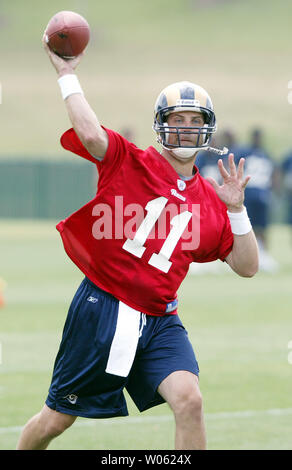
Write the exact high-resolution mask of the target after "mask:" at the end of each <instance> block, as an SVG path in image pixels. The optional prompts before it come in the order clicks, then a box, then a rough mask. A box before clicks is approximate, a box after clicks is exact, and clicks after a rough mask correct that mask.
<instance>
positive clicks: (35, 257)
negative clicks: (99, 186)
mask: <svg viewBox="0 0 292 470" xmlns="http://www.w3.org/2000/svg"><path fill="white" fill-rule="evenodd" d="M54 225H55V224H54V222H53V221H50V222H30V221H7V222H6V221H2V222H1V223H0V246H1V248H0V259H1V273H0V275H1V276H2V277H3V278H5V280H6V282H7V288H6V291H5V297H6V301H7V304H6V307H5V308H4V309H1V310H0V325H1V327H0V341H1V345H2V364H1V365H0V409H1V413H0V449H14V448H15V446H16V442H17V439H18V436H19V431H20V427H21V426H23V425H24V424H25V423H26V421H27V420H28V419H29V418H30V417H31V416H32V415H33V414H35V413H37V412H38V411H39V410H40V408H41V407H42V406H43V403H44V400H45V398H46V395H47V391H48V387H49V383H50V378H51V372H52V367H53V361H54V358H55V355H56V352H57V350H58V345H59V341H60V338H61V333H62V328H63V324H64V321H65V317H66V314H67V309H68V305H69V302H70V300H71V298H72V296H73V294H74V292H75V290H76V288H77V286H78V284H79V282H80V280H81V279H82V277H83V276H82V274H80V272H79V271H78V269H77V268H75V266H74V265H73V264H72V263H71V262H70V260H69V259H68V258H67V257H66V255H65V253H64V251H63V248H62V245H61V240H60V239H59V235H58V233H57V231H56V230H55V228H54ZM290 241H291V237H290V233H289V230H288V228H287V227H285V226H273V227H271V230H270V232H269V243H270V249H271V252H272V254H273V256H274V257H275V258H276V259H277V261H278V262H279V263H280V270H279V272H278V273H277V274H273V275H272V274H265V273H259V274H258V275H257V276H256V277H255V278H252V279H243V278H240V277H238V276H236V275H235V274H233V273H231V272H224V273H223V274H221V275H215V274H204V275H201V276H198V275H195V276H188V277H187V278H186V279H185V281H184V283H183V285H182V287H181V289H180V316H181V318H182V320H183V322H184V324H185V326H186V328H187V329H188V332H189V336H190V339H191V341H192V343H193V345H194V348H195V351H196V355H197V358H198V361H199V365H200V370H201V373H200V387H201V390H202V393H203V397H204V409H205V414H206V428H207V436H208V447H209V449H290V450H291V449H292V445H291V432H290V429H291V424H290V423H291V413H292V398H291V387H292V366H291V364H289V362H288V353H289V349H288V342H289V341H290V340H291V339H292V330H291V278H292V267H291V262H290V259H291V249H292V247H291V243H290ZM127 402H128V407H129V412H130V417H129V418H116V419H111V420H86V419H81V418H79V419H78V420H77V422H76V423H75V425H74V426H73V427H72V428H70V429H69V430H68V431H66V433H64V434H63V435H62V436H60V437H59V438H58V439H56V440H55V441H54V442H53V443H52V444H51V446H50V448H51V449H173V440H174V422H173V418H172V414H171V412H170V410H169V408H168V406H167V405H166V404H164V405H161V406H159V407H156V408H153V409H151V410H148V411H147V412H145V413H142V414H140V413H139V412H138V410H137V409H136V408H135V406H134V404H133V403H132V401H131V399H130V398H129V397H128V396H127ZM275 409H276V410H280V411H278V412H273V411H271V410H275ZM269 410H270V411H269Z"/></svg>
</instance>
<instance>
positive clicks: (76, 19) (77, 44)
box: [45, 11, 90, 59]
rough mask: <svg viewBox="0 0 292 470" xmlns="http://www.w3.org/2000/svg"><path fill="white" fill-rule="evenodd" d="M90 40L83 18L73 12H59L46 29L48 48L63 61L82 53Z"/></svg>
mask: <svg viewBox="0 0 292 470" xmlns="http://www.w3.org/2000/svg"><path fill="white" fill-rule="evenodd" d="M89 38H90V28H89V24H88V23H87V21H86V19H85V18H83V16H81V15H79V14H78V13H75V12H73V11H60V12H59V13H56V15H54V16H53V17H52V18H51V19H50V21H49V23H48V26H47V28H46V31H45V40H46V42H47V44H48V46H49V48H50V49H51V50H52V51H53V52H54V53H55V54H57V55H59V56H61V57H63V59H72V58H74V57H76V56H77V55H79V54H81V52H82V51H84V49H85V47H86V46H87V44H88V41H89Z"/></svg>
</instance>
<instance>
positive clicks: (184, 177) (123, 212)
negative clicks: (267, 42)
mask: <svg viewBox="0 0 292 470" xmlns="http://www.w3.org/2000/svg"><path fill="white" fill-rule="evenodd" d="M44 47H45V50H46V52H47V53H48V55H49V58H50V60H51V62H52V64H53V66H54V67H55V69H56V71H57V73H58V76H59V79H58V81H59V85H60V87H61V93H62V97H63V99H64V101H65V105H66V108H67V111H68V114H69V117H70V119H71V122H72V128H71V129H69V130H68V131H66V132H65V133H64V134H63V136H62V138H61V143H62V145H63V147H64V148H65V149H67V150H70V151H71V152H73V153H76V154H77V155H80V156H82V157H83V158H86V159H88V160H90V161H91V162H92V163H93V164H95V165H96V166H97V169H98V172H99V180H98V191H97V194H96V197H95V198H94V199H93V200H92V201H90V202H89V203H88V204H86V205H85V206H84V207H82V208H81V209H79V210H78V211H77V212H75V213H74V214H72V215H71V216H70V217H68V218H67V219H65V220H63V221H61V222H60V223H59V224H58V225H57V229H58V230H59V232H60V234H61V237H62V241H63V244H64V248H65V250H66V253H67V254H68V256H69V257H70V258H71V260H72V261H73V262H74V263H75V264H76V265H77V266H78V267H79V268H80V270H81V271H82V272H83V273H84V274H85V279H84V280H83V281H82V283H81V285H80V287H79V289H78V291H77V293H76V294H75V297H74V299H73V301H72V303H71V306H70V308H69V312H68V317H67V320H66V323H65V327H64V331H63V337H62V341H61V345H60V348H59V352H58V355H57V358H56V361H55V366H54V372H53V377H52V382H51V386H50V390H49V394H48V397H47V400H46V403H45V405H44V407H43V409H42V410H41V411H40V412H39V413H38V414H37V415H35V416H34V417H33V418H32V419H31V420H30V421H29V422H28V423H27V425H26V426H25V428H24V430H23V431H22V433H21V436H20V440H19V443H18V448H19V449H45V448H46V447H47V446H48V445H49V443H50V441H51V440H52V439H53V438H54V437H56V436H58V435H59V434H61V433H62V432H63V431H64V430H65V429H66V428H68V427H69V426H71V425H72V423H73V422H74V420H75V419H76V417H77V416H82V417H88V418H107V417H113V416H125V415H127V414H128V410H127V405H126V402H125V398H124V395H123V390H124V388H126V390H127V391H128V392H129V394H130V396H131V398H132V399H133V401H134V402H135V404H136V405H137V407H138V409H139V410H140V411H144V410H146V409H148V408H150V407H153V406H156V405H158V404H160V403H163V402H167V403H168V404H169V406H170V408H171V410H172V412H173V413H174V416H175V423H176V436H175V448H176V449H205V448H206V436H205V428H204V418H203V406H202V396H201V392H200V389H199V380H198V376H199V367H198V363H197V360H196V357H195V353H194V350H193V348H192V346H191V343H190V341H189V339H188V335H187V332H186V330H185V329H184V327H183V325H182V323H181V320H180V318H179V316H178V314H177V308H178V298H177V294H176V292H177V290H178V288H179V286H180V284H181V282H182V281H183V279H184V277H185V276H186V274H187V272H188V267H189V265H190V263H191V262H192V261H197V262H200V263H203V262H207V261H212V260H216V259H221V260H222V261H225V262H227V263H228V264H229V265H230V266H231V268H232V269H233V270H234V271H235V272H236V273H238V274H239V275H240V276H246V277H252V276H253V275H254V274H255V273H256V272H257V269H258V251H257V243H256V239H255V236H254V233H253V230H252V227H251V224H250V221H249V218H248V216H247V213H246V210H245V208H244V205H243V202H244V189H245V186H246V184H247V183H248V180H249V177H245V178H244V177H243V170H244V160H243V159H242V160H241V161H240V162H239V164H238V168H236V165H235V163H234V156H233V154H230V155H229V171H227V170H226V169H225V168H224V167H223V164H222V160H219V162H218V166H219V171H220V173H221V176H222V179H223V183H222V185H219V184H218V183H217V182H216V181H215V180H212V179H209V181H205V180H204V179H203V178H202V177H201V176H200V174H199V172H198V169H197V168H196V166H195V164H194V163H195V158H196V155H197V152H198V151H199V150H202V149H206V150H207V149H208V150H210V139H211V136H212V134H213V133H214V132H215V131H216V118H215V114H214V110H213V105H212V102H211V99H210V96H209V95H208V93H207V92H206V91H205V90H204V89H203V88H201V87H200V86H198V85H195V84H193V83H190V82H179V83H174V84H172V85H170V86H168V87H166V88H165V89H164V90H163V91H162V92H161V93H160V94H159V96H158V98H157V100H156V103H155V112H154V123H153V128H154V131H155V133H156V135H157V139H158V142H159V143H160V144H161V152H158V151H157V150H156V149H155V148H154V147H152V146H150V147H149V148H147V149H146V150H141V149H139V148H137V147H136V146H135V145H134V144H133V143H130V142H129V141H128V140H126V139H125V138H124V137H122V136H121V135H119V134H118V133H116V132H114V131H113V130H110V129H106V128H105V127H103V126H102V125H101V124H100V122H99V120H98V119H97V117H96V115H95V113H94V111H93V110H92V108H91V107H90V105H89V104H88V102H87V100H86V98H85V96H84V94H83V91H82V89H81V86H80V84H79V81H78V78H77V75H76V74H75V72H74V70H75V68H76V66H77V64H78V63H79V61H80V59H81V56H79V57H77V58H75V59H72V60H68V61H65V60H63V59H62V58H60V57H58V56H56V55H55V54H53V53H52V52H51V51H50V50H49V49H48V47H47V45H46V44H45V41H44ZM213 152H215V153H217V154H218V153H219V154H220V153H222V152H221V151H220V150H219V149H216V148H213Z"/></svg>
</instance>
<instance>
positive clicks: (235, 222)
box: [227, 207, 252, 235]
mask: <svg viewBox="0 0 292 470" xmlns="http://www.w3.org/2000/svg"><path fill="white" fill-rule="evenodd" d="M227 215H228V217H229V220H230V225H231V230H232V233H234V235H245V234H246V233H249V232H250V231H251V230H252V226H251V223H250V220H249V217H248V215H247V211H246V207H245V208H244V209H243V211H242V212H229V211H227Z"/></svg>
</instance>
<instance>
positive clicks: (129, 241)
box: [57, 129, 233, 315]
mask: <svg viewBox="0 0 292 470" xmlns="http://www.w3.org/2000/svg"><path fill="white" fill-rule="evenodd" d="M106 131H107V133H108V137H109V144H108V149H107V152H106V155H105V157H104V159H103V160H102V161H98V160H97V159H96V158H94V157H93V156H91V155H90V154H89V153H88V151H87V150H86V149H85V147H84V146H83V145H82V143H81V141H80V140H79V138H78V136H77V135H76V133H75V131H74V130H73V129H69V130H68V131H67V132H65V133H64V134H63V136H62V138H61V144H62V145H63V147H64V148H65V149H67V150H70V151H71V152H74V153H76V154H77V155H80V156H82V157H84V158H86V159H87V160H90V161H91V162H93V163H95V164H96V166H97V169H98V173H99V179H98V190H97V194H96V196H95V198H94V199H93V200H92V201H90V202H88V203H87V204H86V205H85V206H83V207H82V208H81V209H79V210H78V211H77V212H75V213H73V214H72V215H70V216H69V217H68V218H67V219H65V220H63V221H62V222H60V223H59V224H58V225H57V229H58V230H59V232H60V234H61V236H62V240H63V244H64V248H65V250H66V253H67V254H68V256H69V257H70V258H71V260H72V261H73V262H74V263H75V264H76V265H77V266H78V267H79V268H80V270H81V271H82V272H83V273H84V274H85V275H86V276H87V277H88V278H89V279H90V280H91V281H92V282H93V283H94V284H96V285H97V286H98V287H100V288H101V289H103V290H105V291H107V292H109V293H111V294H112V295H114V296H115V297H116V298H117V299H119V300H121V301H122V302H124V303H125V304H127V305H129V306H130V307H132V308H134V309H136V310H138V311H141V312H143V313H146V314H149V315H165V314H170V313H171V314H176V313H177V290H178V288H179V286H180V284H181V282H182V281H183V279H184V278H185V276H186V274H187V272H188V269H189V264H190V263H192V262H193V261H195V262H199V263H204V262H208V261H214V260H216V259H221V260H222V261H223V260H224V259H225V258H226V256H227V255H228V253H230V251H231V250H232V245H233V235H232V232H231V228H230V223H229V219H228V216H227V209H226V206H225V204H224V203H223V202H222V201H221V200H220V199H219V198H218V196H217V195H216V193H215V191H214V189H213V188H212V186H211V185H210V184H209V183H208V182H207V181H205V180H204V179H203V178H202V177H201V175H200V174H199V171H198V169H197V168H196V167H195V170H196V173H195V175H194V177H193V178H192V179H191V180H189V181H182V180H181V179H180V177H179V175H178V174H177V172H176V171H175V170H174V168H173V167H172V166H171V165H170V163H169V162H168V161H167V160H166V159H165V158H164V157H163V156H162V155H160V153H158V152H157V150H155V148H154V147H149V148H148V149H146V150H141V149H139V148H137V147H136V146H135V145H134V144H132V143H130V142H128V141H127V140H126V139H125V138H123V137H122V136H120V135H119V134H117V133H116V132H114V131H112V130H108V129H106Z"/></svg>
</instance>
